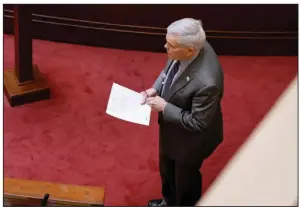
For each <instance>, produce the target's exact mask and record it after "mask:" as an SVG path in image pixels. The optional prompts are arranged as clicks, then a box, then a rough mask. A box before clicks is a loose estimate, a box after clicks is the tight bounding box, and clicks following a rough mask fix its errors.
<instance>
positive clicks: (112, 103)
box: [106, 83, 151, 125]
mask: <svg viewBox="0 0 301 207" xmlns="http://www.w3.org/2000/svg"><path fill="white" fill-rule="evenodd" d="M141 100H142V95H141V94H140V93H138V92H136V91H133V90H131V89H128V88H126V87H123V86H121V85H118V84H116V83H113V86H112V89H111V94H110V97H109V101H108V106H107V111H106V113H107V114H109V115H111V116H114V117H116V118H119V119H122V120H125V121H129V122H133V123H136V124H142V125H149V122H150V115H151V108H150V106H148V105H147V104H144V105H141Z"/></svg>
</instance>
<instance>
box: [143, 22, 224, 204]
mask: <svg viewBox="0 0 301 207" xmlns="http://www.w3.org/2000/svg"><path fill="white" fill-rule="evenodd" d="M165 48H166V50H167V54H168V57H169V60H168V61H167V64H166V67H165V68H164V69H163V71H162V72H161V74H160V75H159V77H158V78H157V80H156V81H155V84H154V85H153V87H152V88H150V89H148V90H146V91H145V92H142V94H143V100H142V104H145V103H146V104H148V105H149V106H150V107H151V108H152V110H153V111H157V112H159V120H158V123H159V129H160V130H159V167H160V175H161V181H162V196H163V197H162V199H157V200H150V201H149V203H148V205H149V206H165V205H169V206H172V205H173V206H193V205H195V204H196V202H197V201H198V200H199V199H200V197H201V193H202V176H201V173H200V168H201V166H202V163H203V161H204V159H206V158H207V157H209V156H210V155H211V154H212V152H213V151H214V150H215V149H216V148H217V146H218V145H219V144H220V143H221V142H222V140H223V119H222V110H221V99H222V96H223V88H224V87H223V72H222V68H221V65H220V63H219V61H218V57H217V55H216V54H215V52H214V50H213V49H212V47H211V46H210V44H209V43H208V42H207V41H206V35H205V32H204V30H203V28H202V25H201V22H200V21H198V20H195V19H191V18H184V19H181V20H178V21H176V22H173V23H172V24H170V25H169V26H168V28H167V35H166V44H165Z"/></svg>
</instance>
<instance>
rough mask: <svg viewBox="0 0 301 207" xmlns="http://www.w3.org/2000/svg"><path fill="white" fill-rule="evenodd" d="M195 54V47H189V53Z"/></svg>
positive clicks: (190, 54)
mask: <svg viewBox="0 0 301 207" xmlns="http://www.w3.org/2000/svg"><path fill="white" fill-rule="evenodd" d="M194 54H195V49H194V48H193V47H190V48H188V55H189V56H193V55H194Z"/></svg>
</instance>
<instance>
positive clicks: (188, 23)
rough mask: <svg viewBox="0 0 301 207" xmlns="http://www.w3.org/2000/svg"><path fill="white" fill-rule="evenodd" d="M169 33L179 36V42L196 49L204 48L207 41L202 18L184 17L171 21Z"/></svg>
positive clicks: (168, 28)
mask: <svg viewBox="0 0 301 207" xmlns="http://www.w3.org/2000/svg"><path fill="white" fill-rule="evenodd" d="M167 35H174V36H177V37H179V40H178V43H179V44H180V45H184V46H187V47H193V48H194V49H196V50H200V49H202V47H203V46H204V43H205V41H206V34H205V31H204V29H203V27H202V22H201V20H196V19H193V18H184V19H180V20H177V21H175V22H173V23H171V24H170V25H169V26H168V27H167Z"/></svg>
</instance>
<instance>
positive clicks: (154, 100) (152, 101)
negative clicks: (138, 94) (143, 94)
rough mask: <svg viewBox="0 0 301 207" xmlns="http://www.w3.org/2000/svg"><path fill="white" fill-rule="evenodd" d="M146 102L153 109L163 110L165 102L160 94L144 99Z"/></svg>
mask: <svg viewBox="0 0 301 207" xmlns="http://www.w3.org/2000/svg"><path fill="white" fill-rule="evenodd" d="M146 103H147V104H148V105H149V106H150V107H151V108H152V110H153V111H158V112H161V111H164V109H165V106H166V104H167V102H166V101H165V100H164V99H163V98H161V97H160V96H156V97H150V98H147V99H146Z"/></svg>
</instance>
